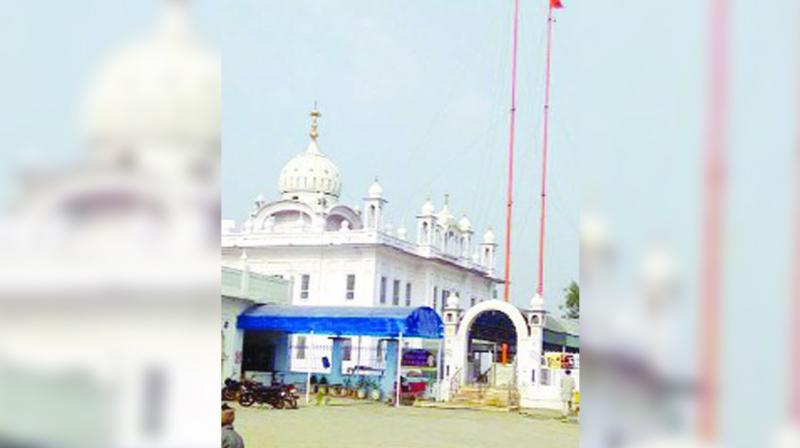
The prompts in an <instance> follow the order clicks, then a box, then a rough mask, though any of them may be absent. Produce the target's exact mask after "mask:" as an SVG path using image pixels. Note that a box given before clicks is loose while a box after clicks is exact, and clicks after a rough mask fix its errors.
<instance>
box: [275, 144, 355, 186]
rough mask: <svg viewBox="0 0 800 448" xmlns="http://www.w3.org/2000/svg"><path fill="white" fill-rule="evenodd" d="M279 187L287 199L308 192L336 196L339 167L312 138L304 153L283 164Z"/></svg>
mask: <svg viewBox="0 0 800 448" xmlns="http://www.w3.org/2000/svg"><path fill="white" fill-rule="evenodd" d="M280 188H281V193H283V195H284V198H288V199H291V198H292V197H294V196H298V197H299V196H303V194H308V193H311V194H314V195H327V196H333V197H335V198H338V197H339V193H340V191H341V188H342V182H341V176H340V175H339V169H338V168H336V165H334V164H333V162H331V160H330V159H329V158H328V157H327V156H326V155H325V154H323V153H321V152H320V151H319V148H318V147H317V142H316V141H314V140H312V141H311V143H309V144H308V149H306V151H305V152H304V153H302V154H298V155H296V156H294V157H292V159H291V160H289V162H287V163H286V165H284V167H283V170H282V171H281V177H280Z"/></svg>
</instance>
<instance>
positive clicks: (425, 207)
mask: <svg viewBox="0 0 800 448" xmlns="http://www.w3.org/2000/svg"><path fill="white" fill-rule="evenodd" d="M435 211H436V207H434V206H433V202H431V198H428V199H427V200H426V201H425V203H424V204H422V210H420V215H422V216H430V215H433V213H434V212H435Z"/></svg>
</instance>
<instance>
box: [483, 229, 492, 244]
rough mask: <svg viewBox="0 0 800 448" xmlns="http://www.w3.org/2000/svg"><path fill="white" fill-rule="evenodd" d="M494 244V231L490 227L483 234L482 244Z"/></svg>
mask: <svg viewBox="0 0 800 448" xmlns="http://www.w3.org/2000/svg"><path fill="white" fill-rule="evenodd" d="M494 243H495V236H494V231H493V230H492V228H491V227H489V229H488V230H486V233H484V234H483V244H494Z"/></svg>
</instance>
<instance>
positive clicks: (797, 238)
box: [789, 61, 800, 427]
mask: <svg viewBox="0 0 800 448" xmlns="http://www.w3.org/2000/svg"><path fill="white" fill-rule="evenodd" d="M795 65H796V67H795V68H796V69H800V61H796V62H795ZM795 77H796V81H798V82H797V84H796V86H795V88H796V89H797V91H796V92H795V101H796V103H795V108H796V110H795V117H796V118H795V123H797V122H798V120H797V117H800V71H799V72H798V73H797V74H795ZM795 126H797V125H795ZM797 168H800V126H797V127H796V129H795V169H797ZM794 194H795V197H794V200H795V204H794V205H795V210H794V213H795V216H794V219H795V222H794V225H795V227H794V248H795V250H794V266H793V271H794V275H793V276H792V281H793V285H792V298H791V299H792V304H791V313H792V314H791V317H790V321H789V323H790V327H789V328H790V331H791V334H790V342H789V360H790V363H791V364H790V366H789V373H790V376H789V378H791V379H790V381H791V384H790V385H789V387H790V392H789V394H790V395H789V421H790V422H791V424H792V425H794V426H796V427H800V171H795V191H794Z"/></svg>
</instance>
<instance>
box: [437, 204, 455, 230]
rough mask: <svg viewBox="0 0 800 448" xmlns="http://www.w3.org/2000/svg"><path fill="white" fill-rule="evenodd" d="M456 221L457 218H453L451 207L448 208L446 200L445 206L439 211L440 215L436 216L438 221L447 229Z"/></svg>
mask: <svg viewBox="0 0 800 448" xmlns="http://www.w3.org/2000/svg"><path fill="white" fill-rule="evenodd" d="M455 219H456V217H455V216H453V214H452V213H450V207H448V205H447V200H446V199H445V202H444V206H443V207H442V209H441V210H440V211H439V213H437V214H436V220H437V221H438V222H439V224H440V225H441V226H442V227H447V226H449V225H451V224H453V223H455Z"/></svg>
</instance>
